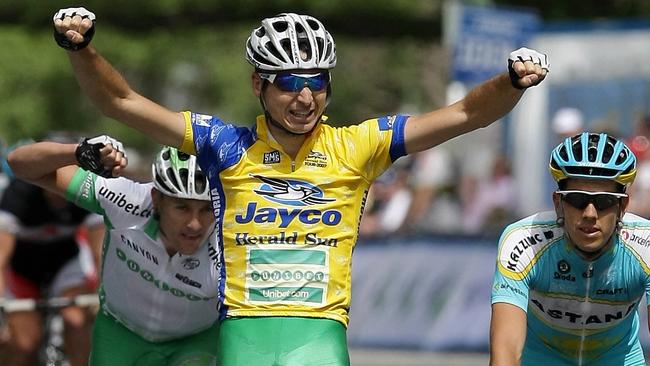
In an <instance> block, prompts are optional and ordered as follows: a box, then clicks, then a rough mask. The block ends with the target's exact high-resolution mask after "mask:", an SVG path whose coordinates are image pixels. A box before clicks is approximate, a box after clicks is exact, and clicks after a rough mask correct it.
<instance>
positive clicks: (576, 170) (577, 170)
mask: <svg viewBox="0 0 650 366" xmlns="http://www.w3.org/2000/svg"><path fill="white" fill-rule="evenodd" d="M565 170H566V172H567V173H568V174H575V175H584V174H585V168H583V167H573V166H571V167H569V166H568V167H566V168H565ZM617 174H618V171H616V170H614V169H607V168H594V167H590V168H589V174H588V175H593V176H598V177H612V178H614V177H616V175H617Z"/></svg>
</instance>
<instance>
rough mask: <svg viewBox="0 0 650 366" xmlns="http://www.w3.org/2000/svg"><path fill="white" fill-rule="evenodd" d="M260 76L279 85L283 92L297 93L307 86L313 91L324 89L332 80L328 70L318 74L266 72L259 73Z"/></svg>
mask: <svg viewBox="0 0 650 366" xmlns="http://www.w3.org/2000/svg"><path fill="white" fill-rule="evenodd" d="M258 74H259V75H260V78H262V79H264V80H268V81H269V82H271V83H273V85H275V86H277V87H278V89H280V90H282V91H283V92H291V93H297V92H299V91H301V90H302V89H303V88H305V87H307V88H309V89H311V91H315V92H318V91H321V90H324V89H325V88H326V87H327V85H328V84H329V82H330V73H329V72H328V71H323V72H319V73H316V74H291V73H281V74H268V73H264V72H260V73H258Z"/></svg>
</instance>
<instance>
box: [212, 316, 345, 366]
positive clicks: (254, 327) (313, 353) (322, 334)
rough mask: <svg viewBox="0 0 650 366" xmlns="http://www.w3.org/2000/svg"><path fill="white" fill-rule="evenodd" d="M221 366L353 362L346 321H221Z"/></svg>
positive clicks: (340, 364) (332, 365)
mask: <svg viewBox="0 0 650 366" xmlns="http://www.w3.org/2000/svg"><path fill="white" fill-rule="evenodd" d="M218 358H219V362H218V364H219V366H349V365H350V357H349V355H348V347H347V340H346V329H345V326H344V325H343V324H341V323H340V322H337V321H335V320H330V319H318V318H298V317H246V318H229V319H226V320H224V321H222V322H221V328H220V334H219V355H218Z"/></svg>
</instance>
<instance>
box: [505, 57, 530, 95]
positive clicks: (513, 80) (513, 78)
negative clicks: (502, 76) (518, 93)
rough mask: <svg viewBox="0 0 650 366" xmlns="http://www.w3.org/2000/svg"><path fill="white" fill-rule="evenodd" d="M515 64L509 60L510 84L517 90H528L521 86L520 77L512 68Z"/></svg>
mask: <svg viewBox="0 0 650 366" xmlns="http://www.w3.org/2000/svg"><path fill="white" fill-rule="evenodd" d="M514 63H515V62H514V61H513V60H508V75H509V76H510V84H512V86H513V87H514V88H515V89H519V90H522V89H526V88H524V87H523V86H521V85H519V75H517V73H516V72H515V69H514V68H513V67H512V64H514Z"/></svg>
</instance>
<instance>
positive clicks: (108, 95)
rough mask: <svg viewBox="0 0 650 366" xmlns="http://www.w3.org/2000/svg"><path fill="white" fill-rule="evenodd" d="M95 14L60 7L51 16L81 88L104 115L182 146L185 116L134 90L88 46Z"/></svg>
mask: <svg viewBox="0 0 650 366" xmlns="http://www.w3.org/2000/svg"><path fill="white" fill-rule="evenodd" d="M94 19H95V15H94V14H93V13H91V12H89V11H88V10H86V9H84V8H68V9H61V10H59V11H58V12H57V13H56V14H55V15H54V27H55V32H58V34H56V33H55V39H56V40H57V43H58V44H59V45H60V46H61V47H63V48H65V49H68V56H69V58H70V63H71V64H72V68H73V70H74V73H75V76H76V78H77V80H78V82H79V85H80V86H81V89H82V90H83V91H84V93H86V95H88V97H89V98H90V99H91V100H92V102H93V103H94V104H95V106H97V107H98V108H99V109H100V110H101V111H102V113H104V114H105V115H106V116H108V117H111V118H114V119H116V120H118V121H120V122H123V123H125V124H127V125H128V126H131V127H133V128H135V129H137V130H139V131H140V132H142V133H144V134H145V135H147V136H150V137H151V138H152V139H153V140H155V141H157V142H158V143H161V144H164V145H169V146H175V147H181V144H182V142H183V138H184V136H185V119H184V118H183V115H182V114H181V113H179V112H174V111H171V110H169V109H167V108H165V107H163V106H161V105H159V104H157V103H155V102H153V101H151V100H149V99H147V98H145V97H144V96H142V95H140V94H138V93H137V92H136V91H134V90H133V89H132V88H131V87H130V86H129V84H128V83H127V82H126V80H125V79H124V78H123V77H122V75H120V73H119V72H118V71H117V70H116V69H115V68H114V67H113V66H111V64H110V63H108V61H107V60H106V59H105V58H104V57H102V56H101V55H100V54H99V53H98V52H97V50H96V49H95V48H93V47H92V46H90V45H88V43H89V42H90V40H91V39H92V36H93V35H94V33H95V30H94Z"/></svg>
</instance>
